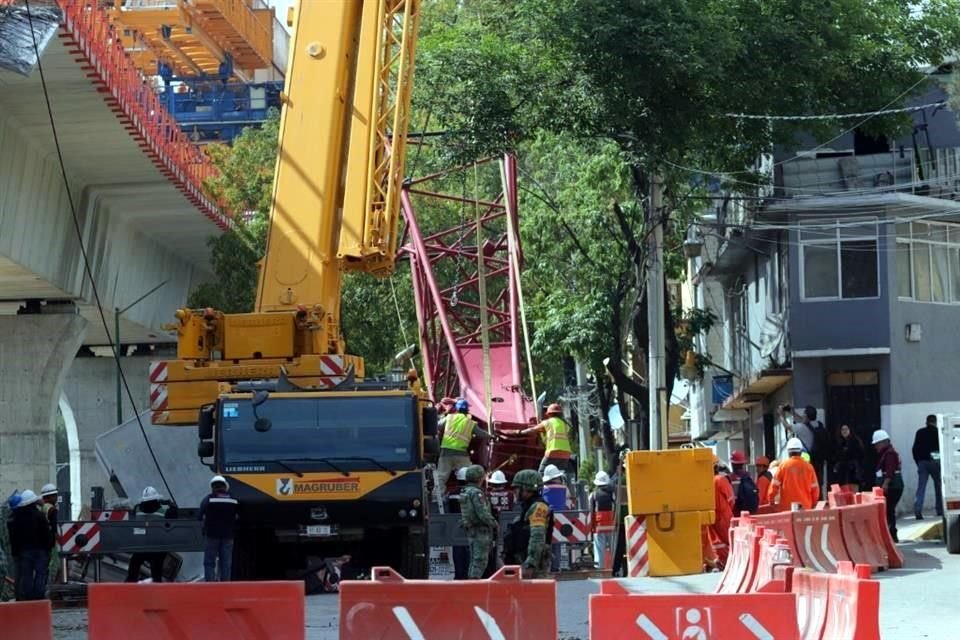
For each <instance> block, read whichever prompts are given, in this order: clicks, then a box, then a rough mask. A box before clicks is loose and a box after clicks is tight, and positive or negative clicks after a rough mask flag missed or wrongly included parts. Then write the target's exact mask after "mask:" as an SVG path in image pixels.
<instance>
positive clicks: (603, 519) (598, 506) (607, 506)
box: [589, 471, 615, 570]
mask: <svg viewBox="0 0 960 640" xmlns="http://www.w3.org/2000/svg"><path fill="white" fill-rule="evenodd" d="M593 486H594V487H595V488H594V490H593V493H591V494H590V500H589V502H590V531H591V534H592V535H593V566H594V567H595V568H597V569H601V570H606V569H609V568H610V567H608V566H607V557H606V556H607V552H610V553H611V554H612V553H613V529H614V516H613V507H614V502H615V499H614V495H613V486H612V483H611V480H610V476H609V475H608V474H607V472H606V471H597V475H595V476H594V477H593Z"/></svg>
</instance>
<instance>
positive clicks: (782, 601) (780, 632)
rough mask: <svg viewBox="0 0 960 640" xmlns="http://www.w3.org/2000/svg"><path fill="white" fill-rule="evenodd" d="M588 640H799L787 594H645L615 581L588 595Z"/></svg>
mask: <svg viewBox="0 0 960 640" xmlns="http://www.w3.org/2000/svg"><path fill="white" fill-rule="evenodd" d="M589 611H590V614H589V615H590V640H609V639H610V638H617V639H618V640H631V639H633V638H636V639H637V640H641V639H642V640H649V639H650V638H657V639H658V640H686V639H689V638H723V639H724V640H756V639H757V638H776V639H777V640H799V638H800V634H799V631H798V628H797V615H796V613H797V605H796V599H795V597H794V595H793V594H791V593H750V594H728V593H714V594H698V593H683V594H671V595H661V594H656V595H647V594H642V595H641V594H634V593H628V592H627V591H625V590H624V589H623V587H622V586H620V585H619V584H618V583H617V582H616V581H614V580H604V581H603V582H601V583H600V593H599V594H592V595H591V596H590V604H589Z"/></svg>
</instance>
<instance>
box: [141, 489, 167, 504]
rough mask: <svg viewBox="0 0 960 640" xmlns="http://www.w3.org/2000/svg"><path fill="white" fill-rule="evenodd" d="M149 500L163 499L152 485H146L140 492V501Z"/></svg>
mask: <svg viewBox="0 0 960 640" xmlns="http://www.w3.org/2000/svg"><path fill="white" fill-rule="evenodd" d="M151 500H163V496H162V495H160V492H159V491H157V490H156V489H154V488H153V487H146V488H145V489H144V490H143V493H141V494H140V502H150V501H151Z"/></svg>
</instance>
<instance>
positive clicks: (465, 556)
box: [447, 467, 470, 580]
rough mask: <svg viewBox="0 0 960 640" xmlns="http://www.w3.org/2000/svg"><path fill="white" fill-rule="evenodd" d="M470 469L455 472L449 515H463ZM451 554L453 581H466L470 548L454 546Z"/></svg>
mask: <svg viewBox="0 0 960 640" xmlns="http://www.w3.org/2000/svg"><path fill="white" fill-rule="evenodd" d="M468 468H469V467H460V468H459V469H457V470H456V471H455V472H454V477H455V478H456V479H457V486H456V487H455V488H454V489H453V490H452V491H450V493H448V494H447V513H461V512H462V509H461V508H460V498H461V497H462V494H463V490H464V489H465V488H466V486H467V469H468ZM451 552H452V554H453V557H452V558H451V560H453V579H454V580H466V579H467V571H468V569H469V568H470V547H469V546H468V545H459V544H455V545H453V547H452V549H451Z"/></svg>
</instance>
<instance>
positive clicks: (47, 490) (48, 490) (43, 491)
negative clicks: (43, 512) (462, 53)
mask: <svg viewBox="0 0 960 640" xmlns="http://www.w3.org/2000/svg"><path fill="white" fill-rule="evenodd" d="M58 493H59V491H57V488H56V487H55V486H53V485H52V484H50V483H49V482H48V483H47V484H45V485H43V486H42V487H40V495H41V496H44V497H46V496H55V495H57V494H58Z"/></svg>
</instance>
